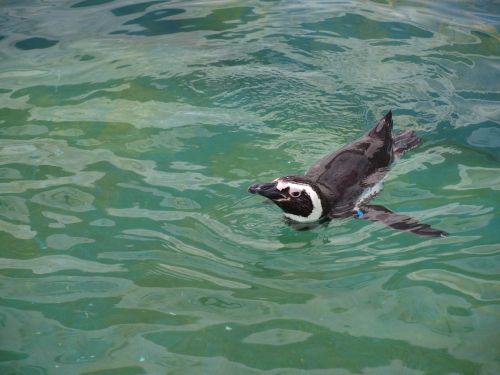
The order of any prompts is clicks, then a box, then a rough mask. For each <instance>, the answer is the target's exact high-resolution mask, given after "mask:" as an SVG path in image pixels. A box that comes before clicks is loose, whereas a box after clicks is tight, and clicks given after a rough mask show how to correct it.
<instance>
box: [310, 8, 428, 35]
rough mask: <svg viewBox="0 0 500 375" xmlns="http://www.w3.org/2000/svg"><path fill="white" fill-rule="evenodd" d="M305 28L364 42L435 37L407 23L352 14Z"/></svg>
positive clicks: (311, 24) (315, 23) (314, 23)
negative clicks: (382, 20) (383, 20)
mask: <svg viewBox="0 0 500 375" xmlns="http://www.w3.org/2000/svg"><path fill="white" fill-rule="evenodd" d="M303 26H304V28H306V29H309V30H314V31H327V32H329V33H335V34H337V35H338V36H339V37H342V38H356V39H363V40H369V39H410V38H432V36H433V33H432V32H430V31H427V30H424V29H421V28H419V27H416V26H413V25H410V24H407V23H402V22H381V21H375V20H372V19H370V18H367V17H365V16H362V15H360V14H352V13H347V14H346V15H344V16H340V17H334V18H328V19H326V20H324V21H320V22H313V23H304V24H303Z"/></svg>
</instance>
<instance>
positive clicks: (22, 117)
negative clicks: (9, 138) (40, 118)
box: [0, 90, 30, 126]
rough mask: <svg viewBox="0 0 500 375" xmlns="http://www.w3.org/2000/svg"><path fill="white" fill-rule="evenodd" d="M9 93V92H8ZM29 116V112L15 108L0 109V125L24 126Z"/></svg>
mask: <svg viewBox="0 0 500 375" xmlns="http://www.w3.org/2000/svg"><path fill="white" fill-rule="evenodd" d="M9 91H10V90H9ZM29 116H30V113H29V110H26V109H17V108H8V107H3V108H0V124H4V125H6V126H13V125H24V124H26V122H27V120H28V118H29Z"/></svg>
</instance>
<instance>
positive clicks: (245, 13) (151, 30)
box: [111, 7, 259, 36]
mask: <svg viewBox="0 0 500 375" xmlns="http://www.w3.org/2000/svg"><path fill="white" fill-rule="evenodd" d="M253 9H254V8H252V7H233V8H222V9H215V10H212V11H211V12H210V14H208V15H207V16H205V17H194V18H182V19H165V18H167V17H171V16H175V15H179V14H182V13H185V12H186V10H185V9H182V8H169V9H161V10H155V11H152V12H149V13H147V14H145V15H144V16H141V17H139V18H135V19H133V20H130V21H127V22H125V23H124V25H139V26H142V27H143V30H141V31H116V32H112V33H111V34H127V35H141V36H153V35H166V34H173V33H179V32H190V31H222V30H229V29H233V28H236V27H238V26H239V25H242V24H246V23H248V22H251V21H255V20H257V19H258V18H259V16H258V15H257V14H256V13H255V12H254V10H253Z"/></svg>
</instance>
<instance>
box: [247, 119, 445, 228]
mask: <svg viewBox="0 0 500 375" xmlns="http://www.w3.org/2000/svg"><path fill="white" fill-rule="evenodd" d="M392 126H393V122H392V112H391V111H389V112H388V113H387V114H386V115H385V116H384V117H382V118H381V119H380V121H379V122H378V123H377V124H376V125H375V126H374V127H373V128H372V129H370V130H369V131H368V132H367V133H366V134H365V135H363V136H362V137H361V138H359V139H357V140H355V141H354V142H352V143H350V144H348V145H346V146H344V147H342V148H341V149H340V150H338V151H336V152H334V153H332V154H330V155H327V156H325V157H324V158H322V159H321V160H319V161H318V162H316V164H314V165H313V166H312V167H311V168H310V169H309V171H308V172H307V173H306V174H305V175H304V176H302V175H289V176H285V177H280V178H277V179H275V180H274V181H273V182H270V183H262V184H259V183H257V184H253V185H252V186H250V187H249V188H248V191H249V192H250V193H252V194H259V195H262V196H264V197H266V198H268V199H270V200H271V201H272V202H274V203H275V204H276V205H277V206H279V207H280V208H281V209H282V210H283V211H284V216H285V219H286V221H287V222H288V223H289V224H291V225H292V226H293V227H295V228H296V229H310V228H313V227H314V226H316V225H318V224H320V223H323V222H327V221H330V220H331V219H341V218H346V217H356V218H360V219H368V220H371V221H378V222H382V223H384V224H386V225H388V226H390V227H392V228H394V229H398V230H404V231H409V232H412V233H415V234H419V235H422V236H433V237H440V236H441V237H442V236H446V235H447V233H446V232H444V231H442V230H439V229H434V228H432V227H431V226H429V225H427V224H421V223H419V222H417V221H416V220H415V219H412V218H411V217H408V216H405V215H402V214H397V213H394V212H392V211H391V210H389V209H388V208H385V207H383V206H378V205H369V204H368V202H369V201H370V199H372V198H373V197H374V196H375V195H377V194H378V193H379V192H380V190H381V188H382V180H383V178H384V177H385V175H386V174H387V172H388V171H389V165H390V164H391V163H392V161H393V160H394V159H395V158H398V157H400V156H401V155H402V154H403V153H404V152H406V151H408V150H410V149H412V148H414V147H415V146H417V145H418V144H419V143H420V138H419V137H417V135H416V133H415V131H413V130H406V131H404V132H401V133H398V134H393V133H392Z"/></svg>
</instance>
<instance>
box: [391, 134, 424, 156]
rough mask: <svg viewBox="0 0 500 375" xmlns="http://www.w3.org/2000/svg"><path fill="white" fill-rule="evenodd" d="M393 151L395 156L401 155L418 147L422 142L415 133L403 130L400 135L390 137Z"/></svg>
mask: <svg viewBox="0 0 500 375" xmlns="http://www.w3.org/2000/svg"><path fill="white" fill-rule="evenodd" d="M392 140H393V150H394V153H395V154H396V155H397V156H401V155H403V154H404V153H405V152H407V151H409V150H411V149H412V148H415V147H417V146H418V144H419V143H420V142H421V141H422V140H421V139H420V138H419V137H418V136H417V133H415V130H405V131H403V132H401V133H398V134H395V135H394V136H393V137H392Z"/></svg>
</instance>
